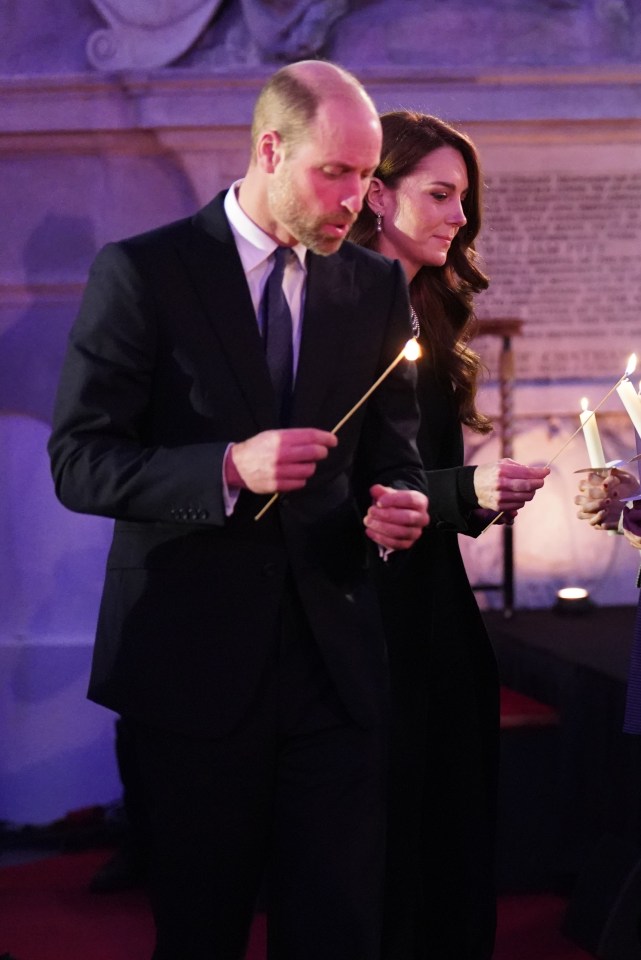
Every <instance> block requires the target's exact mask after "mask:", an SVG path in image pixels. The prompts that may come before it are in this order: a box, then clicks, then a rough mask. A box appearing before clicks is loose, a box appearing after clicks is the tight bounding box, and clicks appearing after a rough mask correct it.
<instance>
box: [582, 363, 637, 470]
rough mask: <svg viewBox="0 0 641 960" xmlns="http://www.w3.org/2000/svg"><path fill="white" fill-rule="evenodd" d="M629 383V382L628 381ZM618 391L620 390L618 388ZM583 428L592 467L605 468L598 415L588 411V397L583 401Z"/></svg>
mask: <svg viewBox="0 0 641 960" xmlns="http://www.w3.org/2000/svg"><path fill="white" fill-rule="evenodd" d="M628 382H629V381H628ZM617 389H618V388H617ZM581 408H582V409H581V413H580V414H579V416H580V419H581V426H582V427H583V437H584V439H585V445H586V447H587V448H588V459H589V461H590V466H591V467H604V466H605V455H604V453H603V446H602V444H601V437H600V435H599V427H598V425H597V422H596V415H595V413H594V411H593V410H588V400H587V397H583V399H582V400H581Z"/></svg>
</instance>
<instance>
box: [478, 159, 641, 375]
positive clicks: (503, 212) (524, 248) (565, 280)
mask: <svg viewBox="0 0 641 960" xmlns="http://www.w3.org/2000/svg"><path fill="white" fill-rule="evenodd" d="M617 149H618V150H622V149H625V147H622V146H618V148H617ZM589 152H590V147H589V146H587V147H586V156H589ZM542 166H543V165H542ZM516 167H517V164H515V168H516ZM586 167H587V169H586V170H585V171H583V170H582V169H581V167H580V165H579V166H578V168H577V169H576V170H574V171H565V172H560V171H556V172H553V171H550V170H546V169H541V170H540V171H538V172H537V171H535V170H532V171H529V170H528V171H526V172H522V173H521V172H508V171H499V172H497V173H494V172H493V173H491V174H486V176H485V182H486V184H487V191H486V195H485V197H486V200H485V220H484V227H483V230H482V233H481V237H480V242H479V250H480V252H481V254H482V257H483V261H484V265H485V269H486V271H487V273H488V274H489V276H490V281H491V284H490V289H489V290H488V291H487V293H484V294H482V295H481V296H480V297H479V298H478V300H477V312H478V315H479V316H480V317H501V316H505V317H510V316H511V317H514V316H516V317H521V318H522V319H523V320H524V328H523V336H522V337H520V338H519V340H518V344H516V375H517V377H519V378H521V379H547V378H552V379H571V378H586V379H589V378H600V377H606V378H607V377H615V378H616V377H618V376H620V375H621V373H622V372H623V369H624V367H625V362H626V360H627V357H628V356H629V355H630V353H632V351H636V352H637V353H639V354H641V171H638V170H637V171H635V170H627V171H621V172H615V171H610V172H602V171H599V170H590V169H589V166H588V164H587V163H586ZM475 345H476V348H477V349H478V350H479V352H480V353H481V355H482V356H483V358H484V360H485V362H486V363H488V365H489V367H490V370H491V371H492V373H493V374H494V373H495V371H496V350H497V346H496V344H492V343H491V342H489V338H479V339H478V340H477V341H475Z"/></svg>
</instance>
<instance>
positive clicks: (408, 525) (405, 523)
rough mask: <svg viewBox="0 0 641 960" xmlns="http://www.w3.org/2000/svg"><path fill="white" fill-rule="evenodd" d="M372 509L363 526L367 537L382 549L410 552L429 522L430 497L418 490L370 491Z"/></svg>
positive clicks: (385, 488) (374, 489) (380, 486)
mask: <svg viewBox="0 0 641 960" xmlns="http://www.w3.org/2000/svg"><path fill="white" fill-rule="evenodd" d="M369 492H370V495H371V497H372V505H371V506H370V508H369V510H368V511H367V514H366V516H365V518H364V519H363V523H364V524H365V532H366V534H367V536H368V537H369V538H370V539H371V540H373V541H374V542H375V543H378V544H379V546H381V547H387V548H389V549H390V550H407V548H408V547H411V546H412V544H413V543H415V542H416V541H417V540H418V538H419V537H420V535H421V533H422V532H423V528H424V527H426V526H427V525H428V523H429V522H430V518H429V514H428V512H427V503H428V501H427V497H426V496H425V494H424V493H420V492H419V491H418V490H395V489H394V488H393V487H384V486H383V485H382V484H381V483H377V484H375V485H374V486H373V487H370V491H369Z"/></svg>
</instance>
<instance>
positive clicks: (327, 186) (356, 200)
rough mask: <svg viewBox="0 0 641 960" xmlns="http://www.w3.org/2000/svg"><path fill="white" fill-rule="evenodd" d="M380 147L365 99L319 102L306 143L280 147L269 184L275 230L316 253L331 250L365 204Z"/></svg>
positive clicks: (375, 121) (376, 126) (377, 126)
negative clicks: (355, 101) (360, 100)
mask: <svg viewBox="0 0 641 960" xmlns="http://www.w3.org/2000/svg"><path fill="white" fill-rule="evenodd" d="M380 149H381V130H380V123H379V121H378V117H377V116H376V114H375V113H374V111H373V110H372V109H371V108H370V107H369V105H368V104H367V103H365V102H363V103H360V102H357V103H354V101H353V100H346V99H345V100H343V99H339V100H331V101H328V102H325V103H323V104H321V106H320V107H319V110H318V113H317V115H316V117H315V119H314V122H313V123H312V124H311V126H310V128H309V131H308V135H307V136H306V137H305V139H304V141H303V142H301V143H299V144H297V145H296V146H289V147H288V146H287V145H286V144H283V145H281V148H280V159H279V162H278V164H277V165H276V167H275V169H274V172H273V175H272V176H271V177H270V178H269V184H268V203H269V210H270V215H271V217H272V218H273V221H274V231H273V232H274V233H275V234H276V235H277V236H278V237H279V239H281V240H282V241H283V242H285V243H287V242H289V243H291V242H292V238H293V239H294V240H295V241H298V242H300V243H303V244H304V245H305V246H306V247H309V248H310V249H311V250H313V251H314V253H319V254H322V255H324V256H327V255H329V254H331V253H335V252H336V251H337V250H338V248H339V247H340V245H341V243H342V242H343V240H344V239H345V237H346V236H347V233H348V231H349V228H350V227H351V225H352V224H353V223H354V220H355V219H356V217H357V215H358V212H359V210H360V209H361V207H362V205H363V198H364V197H365V194H366V192H367V188H368V186H369V182H370V179H371V177H372V174H373V172H374V170H375V169H376V165H377V163H378V160H379V155H380Z"/></svg>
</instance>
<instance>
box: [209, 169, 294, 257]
mask: <svg viewBox="0 0 641 960" xmlns="http://www.w3.org/2000/svg"><path fill="white" fill-rule="evenodd" d="M241 183H242V180H236V182H235V183H232V185H231V187H230V188H229V190H228V191H227V193H226V195H225V201H224V207H225V214H226V216H227V219H228V221H229V225H230V227H231V229H232V233H233V234H234V238H235V240H236V246H237V247H238V253H239V256H240V259H241V261H242V264H243V268H244V270H245V273H249V271H250V270H253V269H254V267H257V266H259V265H260V264H261V263H264V262H265V261H266V260H267V259H268V258H269V257H270V256H271V254H272V253H273V252H274V250H275V249H276V247H277V246H278V244H277V243H275V242H274V240H272V238H271V237H270V236H268V234H266V233H265V231H264V230H261V229H260V227H259V226H257V225H256V224H255V223H254V221H253V220H250V218H249V217H248V216H247V214H246V213H245V211H244V210H243V209H242V207H241V206H240V204H239V203H238V196H237V191H238V187H239V186H240V184H241ZM291 249H292V251H293V252H294V253H295V254H296V258H297V259H298V262H299V263H300V265H301V267H302V268H303V270H305V269H306V267H305V255H306V254H307V247H305V246H304V245H303V244H302V243H297V244H296V245H295V246H293V247H292V248H291Z"/></svg>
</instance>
